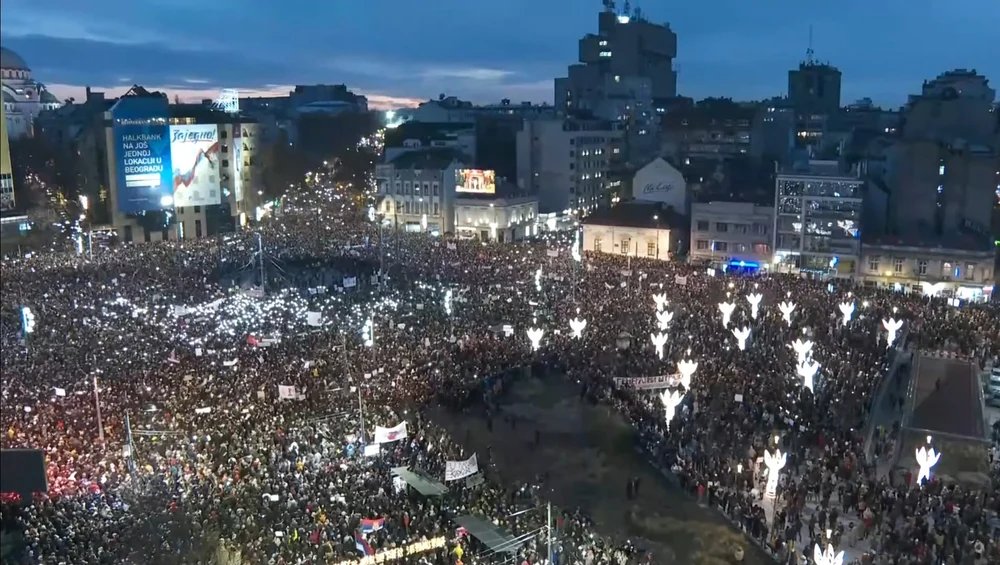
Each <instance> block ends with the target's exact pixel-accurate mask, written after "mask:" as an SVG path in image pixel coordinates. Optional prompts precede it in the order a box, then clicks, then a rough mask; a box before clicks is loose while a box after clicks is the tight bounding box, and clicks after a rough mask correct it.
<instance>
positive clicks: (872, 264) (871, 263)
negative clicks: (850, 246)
mask: <svg viewBox="0 0 1000 565" xmlns="http://www.w3.org/2000/svg"><path fill="white" fill-rule="evenodd" d="M879 259H881V257H879V256H878V255H872V256H871V257H869V258H868V270H869V271H871V272H873V273H877V272H878V262H879Z"/></svg>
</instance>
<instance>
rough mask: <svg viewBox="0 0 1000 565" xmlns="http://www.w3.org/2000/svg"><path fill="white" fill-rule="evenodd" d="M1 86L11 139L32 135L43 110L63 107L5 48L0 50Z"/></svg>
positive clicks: (23, 63) (20, 60)
mask: <svg viewBox="0 0 1000 565" xmlns="http://www.w3.org/2000/svg"><path fill="white" fill-rule="evenodd" d="M0 85H2V89H3V106H4V112H5V114H6V118H5V119H6V122H7V135H9V136H10V137H11V139H16V138H18V137H23V136H30V135H33V133H34V122H35V117H36V116H38V114H39V113H41V112H42V111H43V110H51V109H53V108H58V107H59V106H61V105H62V103H61V102H60V101H59V99H58V98H56V97H55V96H54V95H53V94H52V93H51V92H49V91H48V89H46V88H45V85H44V84H42V83H40V82H38V81H36V80H35V79H34V78H33V77H32V74H31V68H29V67H28V64H27V63H25V62H24V59H22V58H21V56H20V55H18V54H17V53H15V52H13V51H11V50H10V49H7V48H5V47H0Z"/></svg>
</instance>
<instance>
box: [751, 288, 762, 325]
mask: <svg viewBox="0 0 1000 565" xmlns="http://www.w3.org/2000/svg"><path fill="white" fill-rule="evenodd" d="M763 299H764V296H763V295H761V294H760V293H756V294H748V295H747V302H749V303H750V317H751V318H753V319H754V320H756V319H757V311H758V310H759V308H760V301H761V300H763Z"/></svg>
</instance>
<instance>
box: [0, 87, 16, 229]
mask: <svg viewBox="0 0 1000 565" xmlns="http://www.w3.org/2000/svg"><path fill="white" fill-rule="evenodd" d="M13 208H14V171H13V169H12V168H11V164H10V141H9V140H8V139H7V116H6V112H5V111H4V108H3V106H2V105H0V212H6V211H8V210H12V209H13Z"/></svg>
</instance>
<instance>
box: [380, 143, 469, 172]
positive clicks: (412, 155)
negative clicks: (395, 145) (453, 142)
mask: <svg viewBox="0 0 1000 565" xmlns="http://www.w3.org/2000/svg"><path fill="white" fill-rule="evenodd" d="M454 161H468V157H466V156H465V155H464V154H463V153H462V152H461V151H458V150H456V149H452V148H449V147H432V148H430V149H417V150H414V151H407V152H406V153H403V154H401V155H399V156H398V157H396V158H395V159H393V160H392V165H393V166H394V167H396V168H397V169H430V170H440V169H446V168H447V167H448V165H450V164H451V163H452V162H454Z"/></svg>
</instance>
